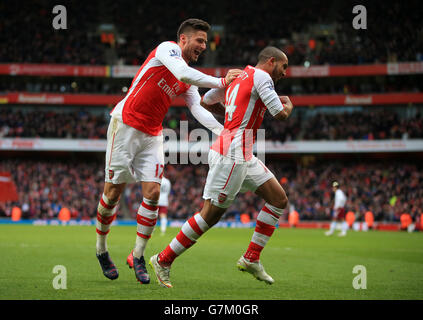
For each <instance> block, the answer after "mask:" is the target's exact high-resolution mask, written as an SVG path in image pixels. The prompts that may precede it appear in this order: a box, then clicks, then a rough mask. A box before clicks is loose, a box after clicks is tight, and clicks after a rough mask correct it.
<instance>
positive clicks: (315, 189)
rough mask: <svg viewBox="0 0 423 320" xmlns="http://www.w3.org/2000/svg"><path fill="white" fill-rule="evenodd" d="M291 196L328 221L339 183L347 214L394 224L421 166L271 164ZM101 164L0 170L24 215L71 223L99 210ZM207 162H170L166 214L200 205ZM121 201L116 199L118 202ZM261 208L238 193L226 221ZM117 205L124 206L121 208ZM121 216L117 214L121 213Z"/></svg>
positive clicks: (129, 204) (134, 200)
mask: <svg viewBox="0 0 423 320" xmlns="http://www.w3.org/2000/svg"><path fill="white" fill-rule="evenodd" d="M266 165H267V166H268V167H269V169H270V170H272V171H273V172H274V174H275V176H276V178H277V179H278V180H280V182H281V184H282V186H283V187H284V189H285V190H286V192H287V195H288V198H289V205H288V208H287V209H286V210H285V211H286V212H285V213H286V214H285V216H284V218H287V214H288V213H289V211H290V210H293V209H295V210H296V211H298V212H299V213H300V219H301V220H324V219H328V218H330V213H331V211H330V208H331V205H332V204H331V201H332V200H333V193H332V190H331V182H332V181H334V180H337V181H339V183H340V185H341V188H342V189H343V190H344V191H345V192H346V194H347V196H348V201H347V204H346V209H347V210H352V211H354V212H355V213H356V214H357V215H358V219H360V218H362V216H363V215H364V213H365V212H366V211H367V210H371V211H372V212H373V213H374V216H375V220H376V221H382V220H383V221H399V217H400V214H402V213H404V212H407V213H409V214H410V215H411V216H412V217H413V218H416V217H417V216H418V215H419V214H421V208H422V207H423V189H422V188H421V185H422V184H423V165H422V163H421V162H418V161H411V160H409V161H398V160H394V161H392V160H391V161H373V162H369V163H366V164H364V163H363V162H362V161H355V160H351V161H340V160H322V161H314V162H311V163H309V164H303V165H301V164H299V163H298V162H297V163H296V162H293V161H289V160H288V161H281V160H268V161H266ZM103 170H104V164H103V162H102V161H93V160H91V161H88V160H84V161H78V160H75V159H74V160H68V161H63V160H62V161H60V160H51V161H46V160H28V159H10V160H6V161H2V162H1V163H0V172H1V171H9V172H11V173H12V175H13V179H14V181H15V183H16V185H17V188H18V194H19V198H20V199H22V200H21V201H20V204H19V205H20V206H21V208H22V214H23V218H31V219H49V218H56V217H57V215H58V213H59V211H60V209H61V208H62V207H63V206H66V207H67V208H69V209H70V211H71V215H72V218H75V219H90V218H94V217H95V216H96V213H97V211H96V210H97V204H98V199H97V198H98V197H99V195H100V194H101V192H102V189H103V183H104V182H103V181H104V171H103ZM207 170H208V166H207V165H197V166H194V165H167V166H166V171H165V176H167V178H168V179H169V180H170V181H171V183H172V192H171V195H170V199H169V200H170V201H169V217H170V218H175V219H186V218H187V217H188V216H190V215H192V214H193V213H194V212H196V211H197V210H199V209H200V208H201V205H202V202H203V200H202V192H203V187H204V184H205V179H206V177H207ZM141 191H142V190H141V188H140V186H139V184H133V185H128V186H127V189H126V191H125V197H124V199H123V200H122V201H123V202H124V204H123V205H124V206H126V208H128V210H129V211H130V213H131V216H132V218H134V219H135V217H136V212H137V209H138V207H139V204H140V203H141V201H142V193H141ZM122 201H121V202H122ZM14 205H15V204H14V203H12V202H8V203H0V216H10V211H11V209H12V207H13V206H14ZM263 205H264V202H263V200H261V199H259V198H258V197H257V196H255V195H254V194H252V193H250V192H249V193H244V194H239V195H238V197H237V200H236V201H235V202H234V204H233V205H232V206H231V207H230V208H229V210H228V212H227V213H226V216H225V217H224V218H226V219H231V218H232V219H234V218H235V216H236V215H239V214H241V213H247V214H248V215H250V217H251V218H256V216H257V214H258V212H259V210H260V209H261V207H262V206H263ZM121 206H122V204H121ZM121 214H122V211H121V210H119V213H118V216H119V215H121Z"/></svg>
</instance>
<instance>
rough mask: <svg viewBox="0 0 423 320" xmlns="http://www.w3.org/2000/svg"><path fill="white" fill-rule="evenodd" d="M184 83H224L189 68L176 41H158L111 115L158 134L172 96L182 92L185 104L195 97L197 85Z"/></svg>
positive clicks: (221, 84) (212, 86)
mask: <svg viewBox="0 0 423 320" xmlns="http://www.w3.org/2000/svg"><path fill="white" fill-rule="evenodd" d="M178 79H179V80H178ZM181 80H183V81H184V82H182V81H181ZM187 83H190V84H193V85H196V86H204V87H209V88H221V87H224V85H225V83H224V80H222V79H220V78H215V77H211V76H208V75H205V74H203V73H201V72H200V71H197V70H195V69H193V68H190V67H189V66H188V65H187V63H186V62H185V61H184V59H183V58H182V50H181V48H180V47H179V45H178V44H177V43H176V42H172V41H166V42H162V43H161V44H160V45H159V46H158V47H157V48H156V49H154V50H153V51H152V52H151V53H150V54H149V55H148V57H147V59H146V60H145V62H144V63H143V65H142V66H141V67H140V68H139V70H138V72H137V74H136V75H135V77H134V79H133V80H132V84H131V87H130V88H129V90H128V93H127V94H126V96H125V98H124V99H122V100H121V101H120V102H119V103H118V104H117V105H116V107H115V108H114V109H113V110H112V112H111V115H112V116H114V117H117V118H118V119H120V120H121V121H122V122H123V123H125V124H127V125H129V126H131V127H133V128H135V129H137V130H140V131H142V132H144V133H147V134H150V135H153V136H157V135H160V134H161V133H162V129H163V127H162V122H163V119H164V117H165V115H166V113H167V112H168V110H169V107H170V104H171V101H172V99H173V98H175V97H177V96H179V95H182V94H185V100H187V103H188V100H198V99H197V96H198V97H199V94H198V90H197V87H194V86H193V87H191V85H190V84H187ZM190 87H191V88H190Z"/></svg>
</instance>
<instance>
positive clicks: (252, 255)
mask: <svg viewBox="0 0 423 320" xmlns="http://www.w3.org/2000/svg"><path fill="white" fill-rule="evenodd" d="M263 248H264V247H262V246H259V245H258V244H256V243H254V242H250V245H249V246H248V249H247V252H245V254H244V258H245V259H247V260H248V261H251V262H255V261H258V260H260V253H261V250H263Z"/></svg>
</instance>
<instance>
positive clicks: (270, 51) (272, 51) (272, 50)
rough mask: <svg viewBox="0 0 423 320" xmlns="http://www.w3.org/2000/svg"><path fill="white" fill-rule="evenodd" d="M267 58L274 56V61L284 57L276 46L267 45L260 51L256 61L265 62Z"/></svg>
mask: <svg viewBox="0 0 423 320" xmlns="http://www.w3.org/2000/svg"><path fill="white" fill-rule="evenodd" d="M269 58H275V60H276V61H280V60H282V59H283V58H284V53H283V52H282V50H280V49H278V48H276V47H272V46H268V47H266V48H264V49H263V50H261V51H260V53H259V55H258V62H266V61H267V59H269Z"/></svg>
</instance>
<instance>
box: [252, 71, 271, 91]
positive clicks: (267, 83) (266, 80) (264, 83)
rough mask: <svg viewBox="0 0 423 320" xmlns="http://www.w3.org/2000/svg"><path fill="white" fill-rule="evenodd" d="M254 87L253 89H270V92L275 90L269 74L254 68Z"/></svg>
mask: <svg viewBox="0 0 423 320" xmlns="http://www.w3.org/2000/svg"><path fill="white" fill-rule="evenodd" d="M253 68H254V67H253ZM254 85H255V87H257V88H261V89H264V88H270V89H271V90H274V89H275V85H274V82H273V80H272V77H271V76H270V74H268V73H267V72H266V71H264V70H262V69H259V68H254Z"/></svg>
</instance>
